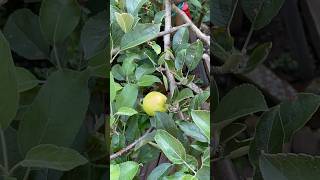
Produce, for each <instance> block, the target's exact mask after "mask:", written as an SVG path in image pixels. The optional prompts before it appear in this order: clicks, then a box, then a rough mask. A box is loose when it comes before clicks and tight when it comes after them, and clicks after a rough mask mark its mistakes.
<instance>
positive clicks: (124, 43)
mask: <svg viewBox="0 0 320 180" xmlns="http://www.w3.org/2000/svg"><path fill="white" fill-rule="evenodd" d="M159 32H160V24H137V26H136V27H135V28H134V29H133V30H132V31H130V32H128V33H126V34H124V35H123V37H122V39H121V50H126V49H129V48H132V47H136V46H138V45H140V44H143V43H145V42H147V41H150V40H152V39H153V38H155V37H156V36H157V34H158V33H159Z"/></svg>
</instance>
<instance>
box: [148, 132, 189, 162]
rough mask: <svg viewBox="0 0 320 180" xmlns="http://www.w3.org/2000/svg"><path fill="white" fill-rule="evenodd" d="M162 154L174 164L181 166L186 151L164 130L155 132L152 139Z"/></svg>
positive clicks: (184, 159)
mask: <svg viewBox="0 0 320 180" xmlns="http://www.w3.org/2000/svg"><path fill="white" fill-rule="evenodd" d="M154 139H155V141H156V143H157V144H158V145H159V147H160V149H161V150H162V152H163V153H164V154H165V155H166V157H167V158H168V159H169V160H170V161H171V162H173V163H174V164H183V163H185V161H186V156H187V155H186V150H185V149H184V147H183V145H182V144H181V142H180V141H179V140H178V139H176V138H175V137H173V136H172V135H170V134H169V133H168V132H167V131H165V130H157V133H156V135H155V137H154Z"/></svg>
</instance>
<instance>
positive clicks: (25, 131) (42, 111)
mask: <svg viewBox="0 0 320 180" xmlns="http://www.w3.org/2000/svg"><path fill="white" fill-rule="evenodd" d="M88 79H89V72H88V71H83V72H75V71H71V70H63V71H57V72H54V73H53V74H52V75H51V76H50V77H49V78H48V80H47V82H46V84H45V85H44V86H43V87H42V88H41V89H40V92H39V93H38V95H37V97H36V98H35V100H34V102H33V103H32V105H31V106H30V108H29V110H28V111H27V112H26V113H25V115H24V117H23V119H22V121H21V123H20V126H19V131H18V142H19V145H20V151H21V152H22V154H25V153H26V152H27V151H28V150H30V149H31V148H32V147H34V146H37V145H39V144H55V145H58V146H65V147H69V146H70V145H71V144H72V143H73V141H74V138H75V137H76V135H77V133H78V131H79V129H80V127H81V125H82V122H83V120H84V119H85V114H86V111H87V108H88V104H89V89H88ZM71 127H72V128H71ZM57 134H59V136H57Z"/></svg>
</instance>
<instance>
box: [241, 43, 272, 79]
mask: <svg viewBox="0 0 320 180" xmlns="http://www.w3.org/2000/svg"><path fill="white" fill-rule="evenodd" d="M271 48H272V43H271V42H269V43H264V44H260V45H259V46H257V47H256V48H255V49H254V50H253V52H252V53H251V55H250V58H249V61H248V64H247V66H246V67H245V69H244V70H243V73H249V72H251V71H252V70H254V69H255V68H256V67H258V66H259V65H260V64H262V63H263V62H264V61H265V60H266V59H267V57H268V55H269V53H270V51H271Z"/></svg>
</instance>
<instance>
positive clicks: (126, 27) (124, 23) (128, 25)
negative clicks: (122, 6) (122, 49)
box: [115, 12, 134, 33]
mask: <svg viewBox="0 0 320 180" xmlns="http://www.w3.org/2000/svg"><path fill="white" fill-rule="evenodd" d="M115 16H116V20H117V23H118V24H119V26H120V27H121V29H122V31H123V32H124V33H127V32H129V31H131V29H132V26H133V23H134V17H133V16H132V15H131V14H128V13H121V14H120V13H117V12H115Z"/></svg>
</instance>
